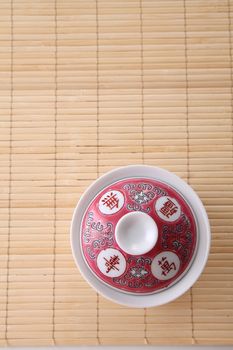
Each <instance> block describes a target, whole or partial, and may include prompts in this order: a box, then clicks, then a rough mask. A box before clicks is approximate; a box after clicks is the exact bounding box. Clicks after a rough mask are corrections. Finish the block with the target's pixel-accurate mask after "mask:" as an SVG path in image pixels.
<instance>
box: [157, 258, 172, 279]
mask: <svg viewBox="0 0 233 350" xmlns="http://www.w3.org/2000/svg"><path fill="white" fill-rule="evenodd" d="M158 263H159V265H160V267H161V269H162V270H163V272H162V275H164V276H167V274H168V273H169V272H170V271H171V270H176V265H175V263H174V262H172V263H171V264H169V262H168V260H167V258H166V257H164V256H163V257H162V260H160V261H159V262H158Z"/></svg>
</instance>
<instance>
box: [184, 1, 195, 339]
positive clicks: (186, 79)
mask: <svg viewBox="0 0 233 350" xmlns="http://www.w3.org/2000/svg"><path fill="white" fill-rule="evenodd" d="M184 35H185V94H186V133H187V182H188V183H189V177H190V160H189V159H190V158H189V157H190V153H189V150H190V144H189V139H190V135H189V82H188V52H187V46H188V44H187V9H186V0H184ZM190 304H191V327H192V328H191V331H192V343H193V344H196V339H195V335H194V317H193V291H192V288H190Z"/></svg>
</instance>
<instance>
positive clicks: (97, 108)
mask: <svg viewBox="0 0 233 350" xmlns="http://www.w3.org/2000/svg"><path fill="white" fill-rule="evenodd" d="M95 5H96V170H97V178H98V177H99V176H100V171H99V11H98V0H96V3H95ZM99 323H100V297H99V293H96V337H97V342H98V344H99V345H100V344H101V341H100V327H99Z"/></svg>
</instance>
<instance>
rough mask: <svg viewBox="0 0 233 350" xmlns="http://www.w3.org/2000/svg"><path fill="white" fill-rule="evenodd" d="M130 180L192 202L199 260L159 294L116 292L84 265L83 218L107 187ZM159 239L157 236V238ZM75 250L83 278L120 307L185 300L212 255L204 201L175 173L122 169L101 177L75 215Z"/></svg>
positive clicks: (75, 256) (128, 167) (72, 241)
mask: <svg viewBox="0 0 233 350" xmlns="http://www.w3.org/2000/svg"><path fill="white" fill-rule="evenodd" d="M130 177H132V178H135V177H148V178H151V179H156V180H160V181H162V182H165V183H167V184H170V185H171V186H173V187H174V188H175V189H176V190H177V191H178V192H179V193H180V194H181V195H182V196H183V197H184V198H185V200H186V201H187V202H189V204H190V206H191V208H192V210H193V213H194V215H195V218H196V220H197V226H198V236H199V239H198V247H197V253H196V256H195V259H194V261H193V263H192V265H191V267H190V268H189V270H188V271H187V272H186V273H185V275H184V276H183V277H182V279H180V280H179V281H178V282H177V283H176V284H174V285H172V286H170V287H169V288H167V289H164V290H162V291H161V292H157V293H155V294H149V295H132V294H127V293H123V292H121V291H119V290H116V289H113V288H111V287H109V286H108V285H106V284H104V283H102V282H101V281H100V280H99V279H98V278H97V277H95V276H94V274H93V273H92V272H91V271H90V269H89V267H88V266H87V264H86V262H85V261H84V258H83V255H82V251H81V247H80V228H81V223H82V218H83V215H84V213H85V211H86V209H87V207H88V205H89V204H90V202H91V201H92V199H93V198H94V197H95V196H96V195H97V194H98V193H99V192H100V191H101V190H102V189H103V188H105V187H106V186H108V185H110V184H112V183H114V182H116V181H119V180H122V179H125V178H130ZM155 237H156V234H155V235H154V238H155ZM156 239H157V238H156ZM71 247H72V253H73V256H74V259H75V262H76V264H77V266H78V268H79V270H80V271H81V273H82V275H83V277H84V278H85V279H86V280H87V282H88V283H89V284H90V285H91V286H92V287H93V288H94V289H96V291H97V292H99V293H100V294H102V295H103V296H104V297H106V298H108V299H110V300H112V301H114V302H117V303H119V304H122V305H126V306H131V307H151V306H158V305H162V304H165V303H168V302H170V301H172V300H174V299H176V298H178V297H179V296H181V295H182V294H183V293H185V292H186V291H187V290H188V289H189V288H190V287H191V286H192V285H193V284H194V283H195V281H196V280H197V279H198V277H199V276H200V274H201V272H202V271H203V269H204V267H205V264H206V262H207V259H208V254H209V249H210V226H209V221H208V217H207V214H206V211H205V208H204V206H203V204H202V202H201V200H200V199H199V197H198V196H197V194H196V193H195V192H194V191H193V189H192V188H191V187H190V186H189V185H188V184H187V183H186V182H184V181H183V180H182V179H180V178H179V177H178V176H176V175H174V174H173V173H170V172H169V171H167V170H164V169H161V168H157V167H152V166H146V165H133V166H127V167H122V168H118V169H115V170H113V171H110V172H108V173H106V174H105V175H103V176H101V177H100V178H99V179H98V180H96V181H95V182H94V183H93V184H92V185H91V186H90V187H89V188H88V189H87V190H86V191H85V193H84V194H83V196H82V197H81V199H80V201H79V203H78V205H77V207H76V208H75V211H74V214H73V218H72V223H71ZM147 248H148V247H147ZM126 249H127V248H126Z"/></svg>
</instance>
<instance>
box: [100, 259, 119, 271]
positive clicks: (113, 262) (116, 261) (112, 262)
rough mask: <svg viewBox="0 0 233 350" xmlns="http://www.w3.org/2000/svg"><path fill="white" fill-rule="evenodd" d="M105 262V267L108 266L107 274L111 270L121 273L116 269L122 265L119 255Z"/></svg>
mask: <svg viewBox="0 0 233 350" xmlns="http://www.w3.org/2000/svg"><path fill="white" fill-rule="evenodd" d="M104 260H105V261H106V263H105V266H107V271H106V273H108V272H109V271H111V270H117V271H119V269H118V268H117V267H116V265H119V263H120V259H119V256H118V255H114V256H110V259H109V260H108V259H106V258H104Z"/></svg>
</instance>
